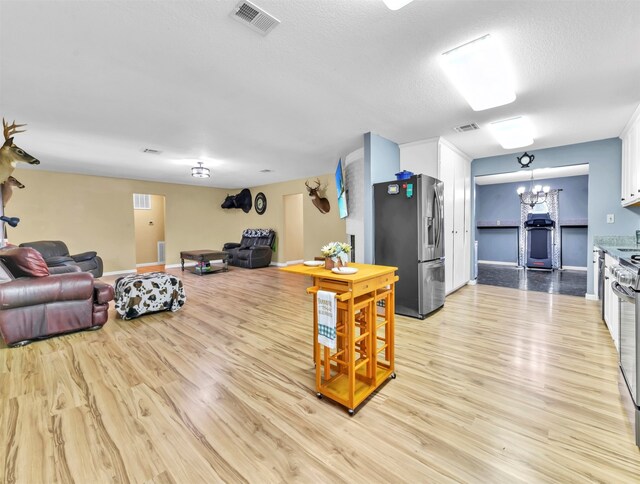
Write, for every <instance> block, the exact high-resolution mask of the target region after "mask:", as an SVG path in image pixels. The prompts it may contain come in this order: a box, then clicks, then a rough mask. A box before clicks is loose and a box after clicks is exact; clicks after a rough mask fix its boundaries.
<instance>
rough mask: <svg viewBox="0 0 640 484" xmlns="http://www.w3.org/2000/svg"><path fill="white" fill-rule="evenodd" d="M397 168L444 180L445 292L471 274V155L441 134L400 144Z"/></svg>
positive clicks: (466, 280) (467, 278)
mask: <svg viewBox="0 0 640 484" xmlns="http://www.w3.org/2000/svg"><path fill="white" fill-rule="evenodd" d="M400 168H401V169H402V170H408V171H411V172H413V173H416V174H424V175H428V176H432V177H434V178H438V179H439V180H442V182H443V183H444V241H445V243H444V256H445V288H446V292H447V294H448V293H450V292H452V291H455V290H456V289H458V288H460V287H462V286H464V285H465V284H466V283H467V282H469V279H470V274H471V233H472V232H471V159H470V158H469V157H468V156H467V155H465V154H464V153H462V152H461V151H460V150H458V149H457V148H456V147H455V146H453V145H452V144H451V143H449V142H448V141H447V140H445V139H444V138H432V139H427V140H422V141H416V142H413V143H406V144H404V145H400Z"/></svg>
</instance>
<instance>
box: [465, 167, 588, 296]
mask: <svg viewBox="0 0 640 484" xmlns="http://www.w3.org/2000/svg"><path fill="white" fill-rule="evenodd" d="M588 179H589V165H588V164H580V165H570V166H562V167H553V168H541V169H533V170H520V171H518V172H512V173H500V174H494V175H482V176H476V177H475V183H476V186H475V200H476V203H475V213H476V227H475V234H476V237H475V240H476V256H475V259H476V262H477V266H476V267H477V268H476V275H477V282H478V284H488V285H494V286H503V287H512V288H517V289H520V290H526V291H541V292H547V293H554V294H566V295H573V296H580V297H583V296H584V295H585V294H586V291H587V264H588V262H589V261H590V260H591V259H590V255H591V251H590V250H589V249H588V247H587V241H588V233H587V232H588V185H589V183H588ZM536 185H539V186H540V188H535V189H534V187H535V186H536ZM543 185H544V186H545V187H546V188H545V190H546V191H545V192H544V193H542V192H540V190H541V187H542V186H543ZM537 192H540V194H538V195H534V193H537ZM554 197H555V198H554ZM535 213H539V214H546V215H547V217H551V219H552V220H553V222H554V225H553V229H552V230H550V234H549V235H547V238H546V239H545V240H546V242H547V244H549V245H548V247H549V248H548V249H546V250H545V251H544V252H545V254H547V253H548V255H549V259H551V260H552V261H553V263H552V267H553V269H552V270H548V269H547V270H539V269H537V268H536V267H534V266H532V265H530V264H529V263H528V259H527V257H528V254H529V252H528V245H529V243H530V241H529V238H528V237H529V236H528V233H529V232H528V229H526V228H525V225H524V221H525V220H527V217H528V216H529V217H530V216H531V215H529V214H535ZM531 240H533V239H531ZM538 245H539V244H538ZM538 249H539V246H538ZM539 252H540V250H538V253H539ZM531 253H533V252H531ZM535 257H538V258H539V257H540V256H539V255H536V256H535Z"/></svg>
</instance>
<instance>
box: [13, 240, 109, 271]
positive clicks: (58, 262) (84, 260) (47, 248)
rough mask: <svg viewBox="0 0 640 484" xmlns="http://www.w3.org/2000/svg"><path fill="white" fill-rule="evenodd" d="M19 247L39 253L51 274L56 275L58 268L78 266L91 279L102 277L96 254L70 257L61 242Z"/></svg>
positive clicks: (100, 265) (99, 262) (40, 242)
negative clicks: (90, 275) (91, 275)
mask: <svg viewBox="0 0 640 484" xmlns="http://www.w3.org/2000/svg"><path fill="white" fill-rule="evenodd" d="M20 247H32V248H34V249H36V250H37V251H38V252H40V253H41V254H42V257H43V259H44V260H45V262H46V263H47V266H48V267H49V268H50V269H51V273H52V274H57V273H58V271H57V270H56V268H58V267H64V266H78V267H80V270H81V271H82V272H89V273H91V274H93V277H102V259H101V258H100V257H99V256H98V255H97V254H96V252H93V251H91V252H83V253H82V254H75V255H70V254H69V249H68V248H67V244H65V243H64V242H62V241H61V240H38V241H36V242H25V243H24V244H20Z"/></svg>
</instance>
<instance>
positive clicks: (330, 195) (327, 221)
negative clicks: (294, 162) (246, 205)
mask: <svg viewBox="0 0 640 484" xmlns="http://www.w3.org/2000/svg"><path fill="white" fill-rule="evenodd" d="M319 178H320V181H321V182H322V186H324V185H327V184H328V186H327V188H326V190H325V192H324V196H325V197H326V198H327V199H328V200H329V201H330V202H331V211H330V212H329V213H327V214H322V213H320V212H319V211H318V209H317V208H316V207H314V206H313V203H311V197H309V196H308V193H307V189H306V187H305V186H304V182H305V181H306V180H305V179H304V178H303V179H299V180H293V181H288V182H282V183H273V184H271V185H262V186H258V187H253V188H251V196H252V197H254V198H255V196H256V195H257V194H258V192H262V193H264V194H265V196H266V197H267V211H266V212H265V213H264V214H263V215H258V214H257V213H256V211H255V210H254V209H253V208H252V209H251V211H250V212H249V213H244V212H243V211H242V210H237V209H234V210H225V209H222V208H220V203H222V200H220V202H219V203H218V204H216V207H215V210H216V213H215V214H214V215H212V216H213V217H214V218H215V219H216V220H220V221H221V226H223V227H224V228H225V231H226V233H228V234H231V235H232V237H231V238H230V239H229V240H228V241H229V242H239V241H240V236H241V234H242V231H243V230H244V229H246V228H272V229H274V230H275V231H276V232H277V234H278V244H277V251H276V253H275V254H274V257H273V261H274V262H286V261H287V259H286V257H285V254H284V246H283V244H282V243H281V242H282V241H281V240H280V239H281V238H282V237H283V236H284V230H285V228H284V198H283V197H284V195H290V194H294V193H302V198H303V200H302V212H303V217H304V234H303V239H304V259H313V257H314V256H319V255H320V248H321V247H322V246H323V245H325V244H326V243H328V242H331V241H333V240H340V241H344V240H345V239H346V225H345V221H344V220H342V219H340V216H339V215H338V199H337V194H336V183H335V180H334V175H333V174H330V175H321V176H320V177H319ZM239 191H240V190H231V191H228V193H229V194H236V193H238V192H239ZM225 193H226V192H225Z"/></svg>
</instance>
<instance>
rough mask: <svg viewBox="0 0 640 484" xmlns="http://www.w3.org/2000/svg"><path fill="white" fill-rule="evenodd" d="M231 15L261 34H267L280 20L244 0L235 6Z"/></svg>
mask: <svg viewBox="0 0 640 484" xmlns="http://www.w3.org/2000/svg"><path fill="white" fill-rule="evenodd" d="M231 16H232V17H233V18H234V19H236V20H237V21H238V22H242V23H243V24H245V25H246V26H247V27H249V28H250V29H251V30H255V31H256V32H260V33H261V34H262V35H267V34H268V33H269V32H271V31H272V30H273V29H274V28H275V27H276V26H277V25H278V24H279V23H280V20H278V19H277V18H275V17H274V16H273V15H270V14H268V13H267V12H265V11H264V10H262V9H261V8H260V7H257V6H255V5H254V4H253V3H251V2H247V1H246V0H242V1H241V2H240V3H239V4H238V5H236V8H234V9H233V12H231Z"/></svg>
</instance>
